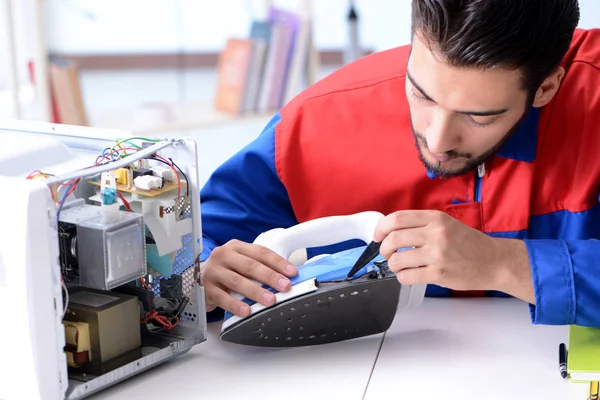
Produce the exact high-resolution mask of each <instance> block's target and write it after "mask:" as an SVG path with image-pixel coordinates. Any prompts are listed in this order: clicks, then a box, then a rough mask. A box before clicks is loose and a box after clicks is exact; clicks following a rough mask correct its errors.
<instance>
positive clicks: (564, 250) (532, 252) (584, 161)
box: [201, 0, 600, 327]
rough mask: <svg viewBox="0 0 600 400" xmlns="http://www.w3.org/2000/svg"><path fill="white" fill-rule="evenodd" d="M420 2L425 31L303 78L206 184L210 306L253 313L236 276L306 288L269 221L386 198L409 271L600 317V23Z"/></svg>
mask: <svg viewBox="0 0 600 400" xmlns="http://www.w3.org/2000/svg"><path fill="white" fill-rule="evenodd" d="M412 6H413V11H412V29H413V37H412V45H411V46H410V47H409V46H406V47H401V48H396V49H393V50H389V51H384V52H380V53H377V54H374V55H370V56H368V57H365V58H363V59H361V60H359V61H358V62H355V63H353V64H350V65H348V66H345V67H344V68H342V69H340V70H338V71H337V72H335V73H333V74H331V75H330V76H328V77H327V78H325V79H324V80H322V81H321V82H318V83H317V84H316V85H314V86H313V87H311V88H309V89H307V90H306V91H304V92H303V93H302V94H300V95H299V96H298V97H297V98H296V99H294V100H293V101H292V102H290V103H289V104H288V105H286V106H285V107H284V108H283V109H282V110H281V111H280V112H279V113H278V114H277V115H276V116H275V117H274V118H273V119H272V120H271V122H270V123H269V124H268V125H267V126H266V128H265V130H264V131H263V132H262V134H261V135H260V136H259V137H258V138H257V139H256V140H255V141H254V142H253V143H251V144H250V145H248V146H247V147H246V148H245V149H243V150H242V151H241V152H239V153H238V154H236V155H235V156H233V157H232V158H231V159H230V160H228V161H227V162H226V163H224V165H222V166H221V167H220V168H219V169H218V170H217V171H216V172H215V173H214V175H213V176H212V177H211V179H210V181H209V182H208V183H207V185H206V187H204V188H203V190H202V193H201V196H202V200H203V202H202V207H203V210H202V216H203V229H204V234H205V236H204V246H205V250H204V252H203V254H202V260H203V261H205V262H204V264H203V269H202V282H203V284H204V285H205V287H206V295H207V300H208V303H209V306H210V307H211V308H213V307H216V306H219V307H221V308H223V309H226V310H229V311H231V312H233V313H235V314H237V315H240V316H245V315H248V313H249V307H248V306H247V305H245V304H244V303H242V302H240V301H238V300H236V299H234V298H233V297H232V296H230V294H229V293H230V291H234V292H238V293H242V294H243V295H244V296H246V297H249V298H251V299H253V300H255V301H257V302H259V303H262V304H265V305H270V304H273V301H274V297H273V295H272V294H271V293H269V292H268V291H266V290H264V289H262V288H261V287H260V286H259V285H257V284H256V283H253V280H256V281H259V282H262V283H265V284H267V285H269V286H271V287H273V288H275V289H277V290H281V291H286V290H288V289H289V285H290V284H289V280H288V278H289V277H292V276H294V274H295V273H296V269H295V268H294V267H293V266H291V265H290V263H289V262H287V261H286V260H283V259H281V258H280V257H279V256H277V255H275V254H274V253H272V252H270V251H269V250H266V249H263V248H260V247H259V246H257V245H252V244H250V243H251V242H252V241H253V240H254V239H255V238H256V236H257V235H258V234H260V233H261V232H264V231H266V230H269V229H272V228H276V227H288V226H291V225H294V224H297V223H299V222H304V221H307V220H311V219H314V218H320V217H325V216H330V215H345V214H353V213H357V212H361V211H369V210H376V211H379V212H381V213H383V214H384V215H386V217H385V218H383V219H382V220H381V221H380V223H379V225H378V227H377V229H376V232H375V234H374V240H376V241H382V242H383V243H382V246H381V254H382V255H383V256H384V257H386V258H388V262H389V265H390V267H391V269H392V270H394V271H395V272H397V277H398V280H399V281H400V282H401V283H403V284H421V283H426V284H428V290H427V295H428V296H451V295H461V294H463V295H464V294H469V295H505V296H506V295H508V296H513V297H517V298H520V299H522V300H523V301H525V302H527V303H529V304H530V309H531V318H532V322H533V323H537V324H579V325H586V326H596V327H600V242H598V241H597V240H596V239H598V238H600V206H599V205H598V196H599V190H600V153H599V150H600V31H598V30H591V31H582V30H576V26H577V24H578V18H579V9H578V5H577V2H576V0H553V1H547V0H528V1H520V0H519V1H517V0H514V1H511V0H460V1H459V0H413V5H412ZM345 245H348V246H349V245H350V244H348V243H346V244H345ZM406 247H415V249H413V250H409V251H404V252H398V253H397V252H396V250H397V249H399V248H406ZM342 248H343V247H341V246H338V247H335V248H333V249H331V248H329V249H327V251H339V250H341V249H342ZM319 251H325V249H314V252H315V253H318V252H319ZM311 256H312V254H311ZM413 267H419V268H413Z"/></svg>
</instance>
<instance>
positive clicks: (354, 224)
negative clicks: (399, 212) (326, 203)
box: [254, 211, 383, 259]
mask: <svg viewBox="0 0 600 400" xmlns="http://www.w3.org/2000/svg"><path fill="white" fill-rule="evenodd" d="M381 218H383V214H381V213H379V212H376V211H365V212H360V213H356V214H351V215H336V216H331V217H323V218H317V219H314V220H311V221H306V222H303V223H300V224H298V225H294V226H291V227H289V228H277V229H272V230H270V231H267V232H264V233H262V234H260V235H259V236H258V237H257V238H256V239H255V240H254V243H255V244H258V245H262V246H265V247H267V248H269V249H271V250H272V251H274V252H275V253H277V254H279V255H280V256H281V257H283V258H285V259H289V258H290V256H291V254H292V253H293V252H294V251H296V250H300V249H306V248H310V247H321V246H328V245H332V244H337V243H340V242H344V241H347V240H351V239H360V240H362V241H364V242H365V243H367V244H368V243H370V242H371V241H372V240H373V233H374V232H375V227H376V226H377V223H378V222H379V220H380V219H381Z"/></svg>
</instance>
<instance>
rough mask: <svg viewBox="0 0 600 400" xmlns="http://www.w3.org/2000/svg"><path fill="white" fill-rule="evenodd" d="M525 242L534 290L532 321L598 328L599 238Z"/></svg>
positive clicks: (531, 307)
mask: <svg viewBox="0 0 600 400" xmlns="http://www.w3.org/2000/svg"><path fill="white" fill-rule="evenodd" d="M525 243H526V245H527V250H528V252H529V260H530V265H531V272H532V275H533V288H534V293H535V303H536V305H535V306H530V310H531V318H532V321H533V323H537V324H544V325H581V326H588V327H594V328H600V307H599V306H598V305H600V241H598V240H596V239H590V240H525Z"/></svg>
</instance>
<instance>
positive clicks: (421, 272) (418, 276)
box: [396, 267, 432, 285]
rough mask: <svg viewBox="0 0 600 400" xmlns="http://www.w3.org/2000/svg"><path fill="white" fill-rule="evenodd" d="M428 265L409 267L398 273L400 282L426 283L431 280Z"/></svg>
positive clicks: (408, 283)
mask: <svg viewBox="0 0 600 400" xmlns="http://www.w3.org/2000/svg"><path fill="white" fill-rule="evenodd" d="M429 272H430V271H429V268H428V267H419V268H407V269H403V270H401V271H400V272H398V273H397V274H396V278H397V279H398V282H400V283H401V284H403V285H424V284H428V283H432V282H431V279H430V278H431V277H430V273H429Z"/></svg>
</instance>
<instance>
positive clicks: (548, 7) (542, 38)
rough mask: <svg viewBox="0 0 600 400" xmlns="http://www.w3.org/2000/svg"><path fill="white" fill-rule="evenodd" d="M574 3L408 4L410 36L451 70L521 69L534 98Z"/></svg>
mask: <svg viewBox="0 0 600 400" xmlns="http://www.w3.org/2000/svg"><path fill="white" fill-rule="evenodd" d="M578 23H579V5H578V2H577V0H413V2H412V33H413V35H415V34H417V35H418V37H419V39H420V40H421V41H423V42H424V43H425V44H426V45H427V46H428V47H429V48H430V49H431V50H432V51H433V52H434V53H435V54H436V56H438V57H439V56H441V57H442V59H443V60H444V61H445V62H447V63H449V64H450V65H453V66H456V67H469V68H492V67H501V68H506V69H521V71H522V73H523V78H524V81H523V87H524V89H525V90H527V91H528V92H529V94H530V96H533V95H534V94H535V92H536V91H537V89H538V88H539V86H540V85H541V84H542V82H543V81H544V79H546V77H548V75H550V74H551V73H552V72H553V71H554V70H555V68H556V67H558V65H559V64H560V62H561V61H562V59H563V57H564V55H565V53H566V52H567V50H568V49H569V46H570V44H571V40H572V38H573V32H574V30H575V28H576V27H577V24H578Z"/></svg>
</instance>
